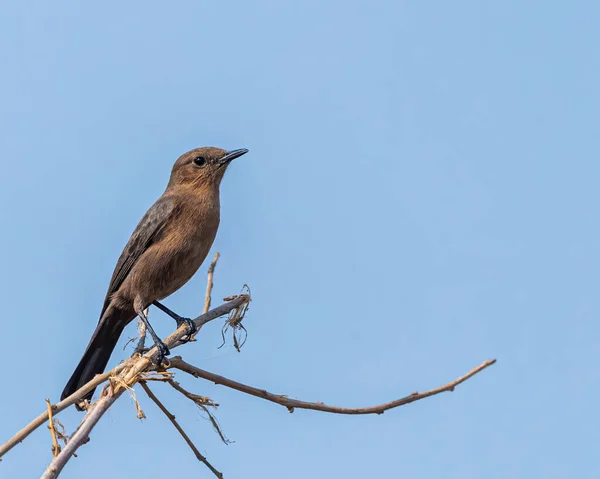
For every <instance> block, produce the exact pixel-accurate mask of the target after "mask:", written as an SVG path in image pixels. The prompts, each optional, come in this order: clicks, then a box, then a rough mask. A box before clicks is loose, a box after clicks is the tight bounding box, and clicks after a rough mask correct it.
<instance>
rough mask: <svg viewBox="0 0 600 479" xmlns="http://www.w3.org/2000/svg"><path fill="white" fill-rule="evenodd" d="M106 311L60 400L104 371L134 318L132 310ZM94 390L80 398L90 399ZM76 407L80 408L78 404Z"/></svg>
mask: <svg viewBox="0 0 600 479" xmlns="http://www.w3.org/2000/svg"><path fill="white" fill-rule="evenodd" d="M107 313H108V314H104V315H103V317H102V318H101V319H100V321H99V322H98V326H97V327H96V330H95V331H94V334H93V336H92V339H91V340H90V343H89V344H88V347H87V349H86V350H85V352H84V353H83V356H82V357H81V360H80V361H79V364H78V365H77V368H75V372H74V373H73V375H72V376H71V379H69V382H67V385H66V386H65V389H64V390H63V392H62V394H61V396H60V399H61V401H62V400H63V399H65V398H66V397H68V396H70V395H71V394H73V393H74V392H75V391H77V390H78V389H79V388H81V387H82V386H84V385H85V384H87V383H88V382H90V381H91V380H92V379H93V378H94V376H95V375H96V374H102V373H103V372H104V369H105V368H106V364H107V363H108V360H109V359H110V356H111V354H112V352H113V350H114V349H115V346H116V345H117V342H118V341H119V337H120V336H121V333H122V332H123V329H124V328H125V326H127V324H128V323H129V322H130V321H131V320H132V319H133V318H135V313H134V312H132V311H124V310H117V309H113V310H112V311H110V312H108V311H107ZM94 391H95V389H92V390H91V391H90V392H89V393H87V394H86V395H85V396H84V397H83V398H82V399H88V400H89V399H91V398H92V396H93V394H94ZM76 407H77V409H79V410H80V411H81V410H82V409H81V408H80V407H79V406H78V405H76Z"/></svg>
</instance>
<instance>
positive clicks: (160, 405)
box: [140, 381, 223, 479]
mask: <svg viewBox="0 0 600 479" xmlns="http://www.w3.org/2000/svg"><path fill="white" fill-rule="evenodd" d="M140 386H142V388H143V389H144V391H145V392H146V394H147V395H148V397H149V398H150V399H152V401H154V403H155V404H156V405H157V406H158V408H159V409H160V410H161V411H162V412H163V413H164V414H165V416H167V418H168V419H169V421H171V424H173V426H175V429H177V431H178V432H179V434H181V437H183V439H184V440H185V442H186V443H187V445H188V446H190V449H191V450H192V451H193V452H194V455H195V456H196V458H197V459H198V460H199V461H200V462H202V463H204V465H205V466H206V467H208V468H209V469H210V470H211V472H212V473H213V474H214V475H215V476H217V477H218V478H219V479H223V474H222V473H220V472H219V471H217V470H216V469H215V467H214V466H213V465H212V464H211V463H210V462H208V459H206V457H204V456H203V455H202V454H201V453H200V451H198V448H197V447H196V446H195V445H194V443H193V442H192V440H191V439H190V438H189V436H188V435H187V434H186V433H185V431H184V430H183V429H182V428H181V426H180V425H179V423H178V422H177V420H176V419H175V416H174V415H173V414H171V413H170V412H169V410H168V409H167V408H166V407H165V406H164V404H163V403H162V402H160V400H159V399H158V398H157V397H156V396H155V395H154V393H153V392H152V390H151V389H150V387H149V386H148V384H146V382H145V381H140Z"/></svg>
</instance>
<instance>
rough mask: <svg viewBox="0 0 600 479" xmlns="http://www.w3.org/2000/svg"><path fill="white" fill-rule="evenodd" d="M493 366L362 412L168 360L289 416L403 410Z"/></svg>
mask: <svg viewBox="0 0 600 479" xmlns="http://www.w3.org/2000/svg"><path fill="white" fill-rule="evenodd" d="M495 362H496V360H495V359H491V360H489V361H485V362H484V363H483V364H481V365H480V366H477V367H476V368H474V369H472V370H471V371H469V372H468V373H467V374H465V375H464V376H461V377H460V378H458V379H456V380H454V381H452V382H450V383H448V384H446V385H445V386H441V387H439V388H436V389H432V390H430V391H426V392H424V393H418V392H414V393H412V394H410V395H409V396H406V397H404V398H401V399H396V400H395V401H391V402H388V403H385V404H380V405H378V406H371V407H364V408H345V407H337V406H328V405H326V404H323V403H321V402H307V401H299V400H297V399H290V398H288V397H287V396H284V395H281V394H273V393H270V392H268V391H265V390H264V389H258V388H255V387H252V386H248V385H246V384H242V383H238V382H237V381H233V380H231V379H228V378H225V377H223V376H219V375H217V374H214V373H211V372H208V371H205V370H203V369H200V368H197V367H196V366H193V365H191V364H189V363H186V362H185V361H184V360H182V359H181V358H180V357H175V358H172V359H171V367H173V368H176V369H180V370H181V371H185V372H186V373H189V374H191V375H192V376H194V377H197V378H203V379H207V380H208V381H212V382H213V383H215V384H221V385H223V386H227V387H229V388H232V389H235V390H237V391H241V392H243V393H246V394H250V395H252V396H256V397H259V398H262V399H266V400H267V401H271V402H274V403H277V404H281V405H282V406H285V407H286V408H288V410H289V411H290V412H294V409H295V408H298V409H313V410H316V411H324V412H330V413H335V414H383V412H384V411H387V410H388V409H392V408H395V407H398V406H404V405H405V404H410V403H411V402H415V401H419V400H421V399H425V398H426V397H429V396H435V395H436V394H440V393H442V392H445V391H454V388H455V387H456V386H458V385H459V384H460V383H462V382H464V381H466V380H467V379H469V378H470V377H472V376H474V375H475V374H477V373H478V372H480V371H483V370H484V369H485V368H487V367H489V366H491V365H492V364H494V363H495Z"/></svg>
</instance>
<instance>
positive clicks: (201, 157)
mask: <svg viewBox="0 0 600 479" xmlns="http://www.w3.org/2000/svg"><path fill="white" fill-rule="evenodd" d="M246 153H248V150H246V149H245V148H241V149H239V150H231V151H226V150H222V149H221V148H215V147H212V146H205V147H202V148H195V149H193V150H190V151H188V152H187V153H184V154H183V155H181V156H180V157H179V158H178V159H177V161H176V162H175V164H174V165H173V169H172V170H171V178H170V179H169V184H168V186H167V188H169V187H173V186H189V187H209V188H210V187H217V188H218V187H219V185H220V184H221V180H222V179H223V175H224V174H225V170H226V169H227V166H229V163H230V162H231V161H232V160H234V159H236V158H238V157H240V156H242V155H244V154H246Z"/></svg>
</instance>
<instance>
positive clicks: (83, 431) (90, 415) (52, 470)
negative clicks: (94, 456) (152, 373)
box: [40, 387, 124, 479]
mask: <svg viewBox="0 0 600 479" xmlns="http://www.w3.org/2000/svg"><path fill="white" fill-rule="evenodd" d="M123 391H124V389H120V390H119V391H114V389H113V388H111V387H107V388H104V390H103V394H102V395H101V397H100V399H98V401H96V402H95V403H94V404H93V405H92V406H90V408H89V409H88V411H87V412H86V414H85V417H84V419H83V421H81V424H80V426H79V428H77V431H75V433H74V434H73V435H72V436H71V439H70V440H69V442H68V443H67V445H66V446H65V447H64V448H63V450H62V451H61V452H60V453H59V454H58V456H56V457H55V458H54V459H52V462H51V463H50V465H49V466H48V469H46V472H44V474H43V475H42V477H41V478H40V479H55V478H56V477H58V475H59V474H60V472H61V471H62V470H63V468H64V467H65V464H66V463H67V462H68V460H69V459H71V457H72V456H73V455H74V454H75V451H76V450H77V449H78V448H79V447H80V446H82V445H83V444H85V443H86V442H88V441H89V434H90V432H91V431H92V429H93V428H94V426H95V425H96V424H97V423H98V421H99V420H100V418H101V417H102V416H103V414H104V413H105V412H106V411H107V410H108V408H109V407H110V406H111V405H112V404H113V403H114V402H115V401H116V400H117V399H118V398H119V396H120V395H121V394H122V393H123Z"/></svg>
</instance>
